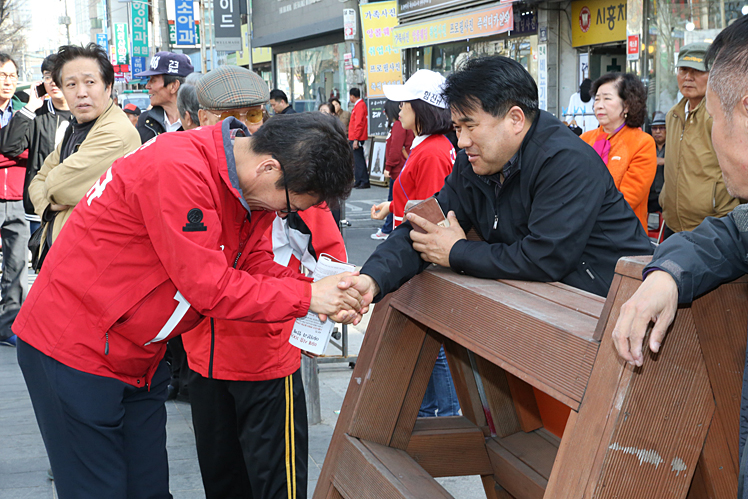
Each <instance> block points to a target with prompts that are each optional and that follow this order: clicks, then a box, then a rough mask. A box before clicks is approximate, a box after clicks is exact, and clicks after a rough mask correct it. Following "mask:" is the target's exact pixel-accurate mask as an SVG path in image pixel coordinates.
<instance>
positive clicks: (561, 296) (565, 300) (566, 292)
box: [499, 279, 605, 320]
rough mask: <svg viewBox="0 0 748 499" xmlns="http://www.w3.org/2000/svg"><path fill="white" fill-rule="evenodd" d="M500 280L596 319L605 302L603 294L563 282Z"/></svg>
mask: <svg viewBox="0 0 748 499" xmlns="http://www.w3.org/2000/svg"><path fill="white" fill-rule="evenodd" d="M499 282H501V283H502V284H506V285H507V286H511V287H514V288H517V289H521V290H522V291H525V292H527V293H530V294H532V295H535V296H537V297H539V298H541V299H543V300H548V301H551V302H553V303H556V304H558V305H562V306H564V307H566V308H568V309H571V310H574V311H576V312H581V313H583V314H585V315H589V316H590V317H592V318H594V319H595V320H597V319H599V318H600V314H601V313H602V310H603V305H604V304H605V298H603V297H601V296H597V295H594V294H592V293H588V292H586V291H582V290H581V289H577V288H573V287H571V286H567V285H566V284H562V283H552V284H549V283H547V282H532V281H510V280H505V279H501V280H499Z"/></svg>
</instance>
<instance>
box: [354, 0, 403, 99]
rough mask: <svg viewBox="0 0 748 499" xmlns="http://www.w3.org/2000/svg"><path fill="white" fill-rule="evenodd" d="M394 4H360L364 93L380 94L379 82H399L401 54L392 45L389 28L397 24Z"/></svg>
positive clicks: (394, 83)
mask: <svg viewBox="0 0 748 499" xmlns="http://www.w3.org/2000/svg"><path fill="white" fill-rule="evenodd" d="M396 9H397V3H396V2H394V1H390V2H376V3H368V4H362V5H361V26H362V28H361V29H362V30H363V32H364V33H363V35H364V36H363V38H364V55H365V60H366V82H367V85H368V92H367V94H368V96H369V97H378V96H383V95H384V92H383V91H382V85H400V84H402V82H403V68H402V55H401V54H400V49H398V48H393V46H392V45H393V43H392V42H393V40H392V39H393V36H392V34H393V28H394V27H395V26H397V15H396V12H395V11H396Z"/></svg>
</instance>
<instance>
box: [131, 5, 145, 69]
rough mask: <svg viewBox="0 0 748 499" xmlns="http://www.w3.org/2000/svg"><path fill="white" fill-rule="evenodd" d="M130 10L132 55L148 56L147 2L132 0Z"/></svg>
mask: <svg viewBox="0 0 748 499" xmlns="http://www.w3.org/2000/svg"><path fill="white" fill-rule="evenodd" d="M130 12H131V16H130V17H131V18H132V55H133V56H136V57H148V3H147V2H141V1H138V0H133V1H132V3H131V11H130Z"/></svg>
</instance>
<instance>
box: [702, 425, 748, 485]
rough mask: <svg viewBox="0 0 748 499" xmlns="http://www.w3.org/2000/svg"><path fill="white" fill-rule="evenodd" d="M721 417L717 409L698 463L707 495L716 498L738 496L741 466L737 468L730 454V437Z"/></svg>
mask: <svg viewBox="0 0 748 499" xmlns="http://www.w3.org/2000/svg"><path fill="white" fill-rule="evenodd" d="M721 417H722V416H721V415H720V413H719V412H717V411H715V413H714V418H713V419H712V425H711V426H710V427H709V433H708V434H707V436H706V441H705V442H704V448H703V449H702V450H701V456H700V458H699V464H698V468H700V471H701V472H702V473H701V474H702V480H703V482H704V490H705V491H707V497H710V498H712V497H713V498H715V499H719V498H722V497H726V498H728V497H729V498H733V497H738V473H739V468H738V469H736V468H735V466H734V463H733V460H732V456H731V455H730V449H729V442H728V438H729V437H728V436H727V434H726V432H725V425H724V424H723V423H722V421H721Z"/></svg>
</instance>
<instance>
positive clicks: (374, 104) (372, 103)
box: [366, 97, 387, 137]
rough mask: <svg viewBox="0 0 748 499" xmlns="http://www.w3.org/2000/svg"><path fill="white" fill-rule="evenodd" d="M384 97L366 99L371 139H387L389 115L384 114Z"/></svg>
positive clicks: (385, 100)
mask: <svg viewBox="0 0 748 499" xmlns="http://www.w3.org/2000/svg"><path fill="white" fill-rule="evenodd" d="M385 102H387V99H386V98H384V97H374V98H369V99H366V108H367V110H368V111H369V137H387V115H385V114H384V103H385Z"/></svg>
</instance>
